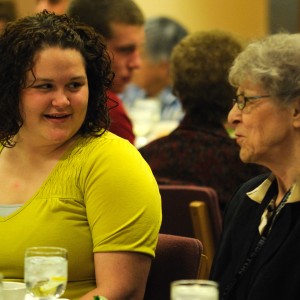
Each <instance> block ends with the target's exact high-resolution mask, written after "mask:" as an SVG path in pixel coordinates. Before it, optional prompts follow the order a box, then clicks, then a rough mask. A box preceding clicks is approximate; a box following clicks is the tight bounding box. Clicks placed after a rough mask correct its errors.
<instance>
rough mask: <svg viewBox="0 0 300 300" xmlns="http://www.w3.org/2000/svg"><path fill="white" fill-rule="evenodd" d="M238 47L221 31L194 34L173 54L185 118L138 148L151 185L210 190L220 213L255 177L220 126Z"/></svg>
mask: <svg viewBox="0 0 300 300" xmlns="http://www.w3.org/2000/svg"><path fill="white" fill-rule="evenodd" d="M241 50H242V46H241V43H240V42H239V41H238V40H237V39H236V38H235V37H233V36H232V35H231V34H230V33H227V32H225V31H218V30H213V31H203V32H195V33H192V34H190V35H188V36H187V37H185V38H184V39H183V40H182V41H181V42H180V43H179V44H178V45H177V46H176V47H175V48H174V50H173V53H172V56H171V76H172V81H173V90H174V91H175V93H176V95H177V96H178V98H179V99H180V101H181V103H182V107H183V109H184V111H185V116H184V118H183V120H182V121H181V122H180V124H179V126H178V127H177V128H176V129H175V130H174V131H173V132H171V133H170V134H169V135H167V136H165V137H162V138H159V139H157V140H154V141H152V142H151V143H149V144H147V145H146V146H144V147H141V148H140V149H139V151H140V153H141V154H142V156H143V157H144V158H145V160H146V161H147V162H148V163H149V165H150V167H151V169H152V171H153V173H154V175H155V177H156V179H157V181H158V182H159V183H161V184H163V183H164V182H166V183H169V182H177V183H181V184H185V183H186V184H191V183H192V184H197V185H205V186H211V187H213V188H214V189H215V190H216V191H217V193H218V196H219V200H220V206H221V209H222V210H223V209H224V206H225V204H226V203H227V201H229V199H230V198H231V195H232V194H233V192H234V190H235V189H236V187H237V186H238V185H239V184H242V183H243V182H244V181H245V180H247V179H249V178H251V177H252V176H253V175H256V174H259V173H260V172H259V167H257V166H256V165H249V166H246V165H245V164H243V163H242V162H241V161H240V159H239V155H238V153H239V149H238V147H237V145H236V143H235V141H234V140H233V139H232V138H230V137H229V136H228V134H227V132H226V129H225V128H224V124H225V122H226V116H227V113H228V111H229V109H230V107H231V103H232V98H233V97H234V95H235V91H234V89H233V88H232V87H231V86H230V84H229V82H228V80H227V76H228V70H229V67H230V66H231V64H232V62H233V60H234V58H235V57H236V55H237V54H238V53H239V52H240V51H241Z"/></svg>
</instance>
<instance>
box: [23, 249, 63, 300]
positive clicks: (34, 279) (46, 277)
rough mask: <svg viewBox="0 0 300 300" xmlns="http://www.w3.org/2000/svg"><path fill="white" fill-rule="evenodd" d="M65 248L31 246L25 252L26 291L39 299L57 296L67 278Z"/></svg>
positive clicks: (45, 299)
mask: <svg viewBox="0 0 300 300" xmlns="http://www.w3.org/2000/svg"><path fill="white" fill-rule="evenodd" d="M67 253H68V252H67V250H66V249H64V248H59V247H32V248H28V249H27V250H26V252H25V274H24V279H25V283H26V288H27V292H28V293H29V294H30V295H31V296H33V297H35V298H36V299H40V300H48V299H49V300H50V299H56V298H59V297H60V296H61V295H62V294H63V293H64V291H65V289H66V285H67V278H68V258H67Z"/></svg>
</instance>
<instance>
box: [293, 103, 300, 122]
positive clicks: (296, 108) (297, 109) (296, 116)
mask: <svg viewBox="0 0 300 300" xmlns="http://www.w3.org/2000/svg"><path fill="white" fill-rule="evenodd" d="M293 125H294V126H295V128H300V98H297V99H295V100H294V103H293Z"/></svg>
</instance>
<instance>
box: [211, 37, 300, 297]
mask: <svg viewBox="0 0 300 300" xmlns="http://www.w3.org/2000/svg"><path fill="white" fill-rule="evenodd" d="M229 79H230V82H231V84H232V85H233V86H235V87H237V88H238V90H237V95H236V98H235V99H234V101H233V103H234V106H233V108H232V109H231V111H230V113H229V116H228V120H229V122H230V123H231V125H232V126H234V128H235V134H236V137H237V139H236V141H237V143H238V144H239V146H240V158H241V159H242V161H243V162H245V163H257V164H259V165H263V166H265V167H267V168H269V169H270V170H271V171H272V172H271V174H267V175H265V176H258V177H256V178H254V179H252V180H250V181H248V182H246V183H245V184H244V185H243V186H241V187H240V189H239V190H238V191H237V192H236V193H235V195H234V197H233V199H232V200H231V202H230V204H229V205H228V207H227V210H226V213H225V220H224V231H223V235H222V239H221V242H220V245H219V249H218V252H217V254H216V256H215V261H214V266H213V270H212V273H211V279H213V280H216V281H218V282H219V284H220V292H221V298H220V299H223V300H224V299H230V300H235V299H238V300H243V299H247V300H262V299H300V286H299V278H300V261H299V253H300V243H299V240H300V190H299V188H300V181H299V174H300V168H299V164H300V151H299V149H300V34H288V33H279V34H275V35H272V36H269V37H266V38H264V39H262V40H259V41H256V42H253V43H251V44H249V45H248V47H247V48H246V49H245V50H244V51H243V52H242V53H241V54H240V55H239V56H238V57H237V59H236V60H235V62H234V64H233V66H232V68H231V71H230V74H229Z"/></svg>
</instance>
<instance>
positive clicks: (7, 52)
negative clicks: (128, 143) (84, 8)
mask: <svg viewBox="0 0 300 300" xmlns="http://www.w3.org/2000/svg"><path fill="white" fill-rule="evenodd" d="M49 46H50V47H57V46H58V47H60V48H62V49H68V48H69V49H76V50H78V51H79V52H80V53H81V54H82V56H83V58H84V60H85V66H86V73H87V78H88V87H89V99H88V108H87V114H86V117H85V120H84V122H83V124H82V126H81V128H80V129H79V132H78V133H79V134H81V135H99V136H100V135H101V134H103V133H104V132H105V131H106V130H107V129H108V127H109V123H110V121H109V116H108V109H107V96H106V92H107V89H108V88H110V86H111V82H112V79H113V73H112V71H111V60H110V57H109V54H108V52H107V49H106V46H105V43H104V39H103V37H102V36H101V35H100V34H99V33H97V32H96V31H95V30H94V29H93V28H92V27H89V26H87V25H85V24H83V23H79V22H77V21H76V20H74V19H72V18H71V17H68V16H67V15H55V14H54V13H49V12H47V11H46V10H45V11H43V12H41V13H38V14H36V15H34V16H27V17H25V18H22V19H18V20H16V21H14V22H12V23H10V24H9V25H8V26H6V28H5V30H4V32H3V34H2V35H1V36H0V91H1V92H0V143H1V144H2V145H4V146H6V147H12V146H13V145H14V143H13V142H12V137H13V136H15V135H16V134H17V133H18V131H19V129H20V128H21V126H22V124H23V119H22V117H21V113H20V109H19V102H20V93H21V91H22V89H24V88H26V73H27V72H28V71H32V70H33V67H34V57H35V54H36V53H37V52H38V51H40V50H41V49H44V48H46V47H49Z"/></svg>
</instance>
